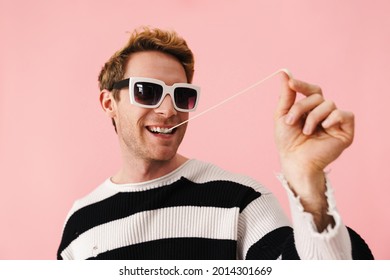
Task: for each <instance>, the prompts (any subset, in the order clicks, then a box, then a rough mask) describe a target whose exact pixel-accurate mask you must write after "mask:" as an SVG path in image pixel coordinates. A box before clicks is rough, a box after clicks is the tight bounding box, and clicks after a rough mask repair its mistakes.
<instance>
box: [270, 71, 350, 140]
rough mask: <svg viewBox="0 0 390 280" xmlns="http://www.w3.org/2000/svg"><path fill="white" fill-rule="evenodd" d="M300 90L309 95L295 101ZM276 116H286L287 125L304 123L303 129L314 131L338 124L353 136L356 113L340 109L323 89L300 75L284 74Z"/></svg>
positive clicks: (337, 125)
mask: <svg viewBox="0 0 390 280" xmlns="http://www.w3.org/2000/svg"><path fill="white" fill-rule="evenodd" d="M297 92H298V93H300V94H303V95H304V96H306V98H303V99H302V100H299V101H296V95H297ZM276 117H279V118H280V117H285V119H284V121H285V123H286V124H288V125H295V124H297V123H303V126H302V132H303V134H306V135H311V134H312V133H314V132H315V131H316V129H317V128H318V127H322V128H324V129H329V128H331V127H333V128H337V129H339V130H341V131H344V132H346V133H347V134H348V135H349V136H350V135H352V136H353V132H354V115H353V113H351V112H347V111H341V110H339V109H337V107H336V104H335V103H334V102H333V101H330V100H325V99H324V96H323V94H322V89H321V88H320V87H319V86H317V85H314V84H309V83H306V82H304V81H300V80H297V79H289V78H288V76H287V75H285V74H284V75H283V77H282V92H281V96H280V100H279V104H278V108H277V113H276Z"/></svg>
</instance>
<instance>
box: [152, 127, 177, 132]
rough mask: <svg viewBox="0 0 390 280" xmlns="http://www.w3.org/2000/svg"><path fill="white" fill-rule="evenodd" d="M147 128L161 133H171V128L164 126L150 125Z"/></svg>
mask: <svg viewBox="0 0 390 280" xmlns="http://www.w3.org/2000/svg"><path fill="white" fill-rule="evenodd" d="M149 130H150V131H151V132H157V133H162V134H172V130H170V129H169V128H165V127H150V128H149Z"/></svg>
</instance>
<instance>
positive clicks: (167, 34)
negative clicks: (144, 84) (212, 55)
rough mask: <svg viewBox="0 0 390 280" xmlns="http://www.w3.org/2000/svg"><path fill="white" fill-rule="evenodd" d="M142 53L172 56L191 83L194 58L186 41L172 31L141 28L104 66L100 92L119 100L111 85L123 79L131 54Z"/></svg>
mask: <svg viewBox="0 0 390 280" xmlns="http://www.w3.org/2000/svg"><path fill="white" fill-rule="evenodd" d="M142 51H159V52H163V53H166V54H170V55H172V56H174V57H175V58H177V59H178V60H179V61H180V63H181V64H182V65H183V68H184V71H185V73H186V77H187V83H191V82H192V78H193V76H194V56H193V53H192V51H191V50H190V49H189V47H188V45H187V43H186V41H185V40H184V39H183V38H182V37H180V36H179V35H178V34H177V33H176V32H174V31H165V30H161V29H158V28H153V29H151V28H148V27H142V28H140V29H138V30H135V31H134V32H133V33H132V34H131V36H130V39H129V41H128V42H127V44H126V45H125V46H124V47H123V48H122V49H121V50H119V51H117V52H116V53H115V54H114V55H113V56H112V57H111V58H110V59H109V60H108V61H107V62H106V63H105V64H104V66H103V68H102V70H101V71H100V74H99V87H100V91H102V90H104V89H107V90H109V91H112V92H113V95H114V98H115V99H116V100H119V98H120V97H119V90H115V89H113V85H114V83H115V82H118V81H120V80H122V79H123V78H124V75H125V72H126V67H127V62H128V60H129V57H130V56H131V54H133V53H137V52H142ZM114 125H115V124H114Z"/></svg>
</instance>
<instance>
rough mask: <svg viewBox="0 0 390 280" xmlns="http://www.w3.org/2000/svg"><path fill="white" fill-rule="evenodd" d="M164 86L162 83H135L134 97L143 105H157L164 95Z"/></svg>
mask: <svg viewBox="0 0 390 280" xmlns="http://www.w3.org/2000/svg"><path fill="white" fill-rule="evenodd" d="M162 93H163V88H162V86H160V85H157V84H154V83H148V82H137V83H135V84H134V99H135V101H136V102H137V103H139V104H143V105H156V104H157V103H158V102H159V101H160V99H161V96H162Z"/></svg>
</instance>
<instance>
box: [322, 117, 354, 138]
mask: <svg viewBox="0 0 390 280" xmlns="http://www.w3.org/2000/svg"><path fill="white" fill-rule="evenodd" d="M321 125H322V127H323V128H324V129H325V130H326V131H327V132H328V133H331V134H334V135H335V136H337V137H338V138H339V139H341V140H343V142H344V143H345V144H346V145H350V144H351V143H352V140H353V137H354V131H355V115H354V114H353V113H352V112H348V111H341V110H338V109H336V110H333V111H332V112H331V113H330V114H329V115H328V116H327V118H326V119H325V120H324V121H323V122H322V123H321ZM336 133H337V135H336Z"/></svg>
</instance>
